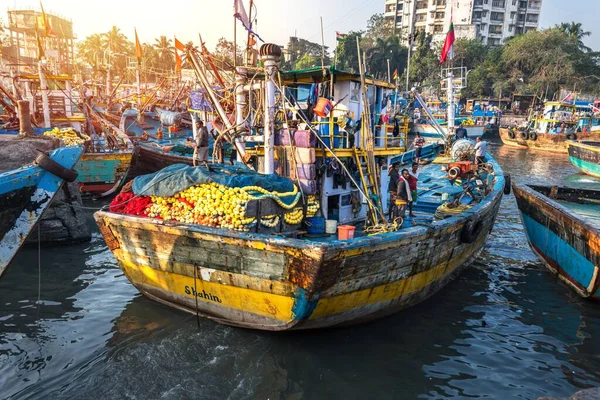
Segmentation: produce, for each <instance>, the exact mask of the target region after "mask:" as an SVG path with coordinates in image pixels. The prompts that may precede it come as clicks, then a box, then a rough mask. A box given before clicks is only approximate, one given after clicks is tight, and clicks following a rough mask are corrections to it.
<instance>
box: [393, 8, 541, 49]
mask: <svg viewBox="0 0 600 400" xmlns="http://www.w3.org/2000/svg"><path fill="white" fill-rule="evenodd" d="M541 8H542V0H385V11H384V16H385V18H386V19H390V20H393V23H394V29H395V31H396V32H397V33H400V34H401V35H402V38H403V43H404V44H408V37H409V34H411V33H412V34H414V33H415V32H418V31H425V32H427V33H430V34H432V35H434V40H443V39H444V37H445V35H446V32H448V28H449V26H450V15H451V14H452V20H453V21H454V31H455V35H456V37H457V38H466V39H473V38H478V39H480V40H481V41H482V42H483V43H484V44H487V45H492V46H497V45H500V44H502V43H503V42H504V40H505V39H506V38H509V37H511V36H514V35H515V34H519V33H524V32H527V31H530V30H534V29H537V27H538V24H539V19H540V11H541Z"/></svg>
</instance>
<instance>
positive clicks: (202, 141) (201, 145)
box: [194, 120, 208, 162]
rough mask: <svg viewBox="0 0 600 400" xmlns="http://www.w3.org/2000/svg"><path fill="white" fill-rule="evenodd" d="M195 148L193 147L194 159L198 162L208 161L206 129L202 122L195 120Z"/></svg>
mask: <svg viewBox="0 0 600 400" xmlns="http://www.w3.org/2000/svg"><path fill="white" fill-rule="evenodd" d="M196 132H197V136H196V148H195V149H194V159H195V160H196V161H200V162H207V161H208V129H206V127H205V126H204V122H202V121H200V120H198V121H196Z"/></svg>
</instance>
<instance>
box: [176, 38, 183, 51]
mask: <svg viewBox="0 0 600 400" xmlns="http://www.w3.org/2000/svg"><path fill="white" fill-rule="evenodd" d="M175 48H176V49H177V50H179V51H185V46H184V45H183V43H181V42H180V41H179V40H177V38H175Z"/></svg>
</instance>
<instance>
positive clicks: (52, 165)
mask: <svg viewBox="0 0 600 400" xmlns="http://www.w3.org/2000/svg"><path fill="white" fill-rule="evenodd" d="M38 151H39V152H40V154H38V156H37V157H36V159H35V161H34V164H35V165H37V166H38V167H40V168H42V169H44V170H46V171H48V172H50V173H51V174H52V175H56V176H58V177H59V178H60V179H62V180H64V181H65V182H74V181H75V179H77V176H78V175H79V174H78V173H77V171H75V170H73V169H69V168H65V167H63V166H62V165H60V164H59V163H57V162H56V161H54V160H53V159H51V158H50V155H49V154H48V153H46V152H44V151H41V150H38Z"/></svg>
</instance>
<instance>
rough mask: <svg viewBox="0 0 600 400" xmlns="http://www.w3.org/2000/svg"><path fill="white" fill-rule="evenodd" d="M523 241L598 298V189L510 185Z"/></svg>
mask: <svg viewBox="0 0 600 400" xmlns="http://www.w3.org/2000/svg"><path fill="white" fill-rule="evenodd" d="M513 191H514V194H515V197H516V198H517V204H518V206H519V210H520V211H521V219H522V221H523V225H524V226H525V232H526V233H527V240H528V241H529V245H530V246H531V249H532V250H533V252H534V253H535V254H536V255H537V256H538V257H539V258H540V259H541V260H542V261H543V262H544V264H545V265H546V267H547V268H548V269H549V270H550V271H551V272H552V273H554V274H556V275H557V276H558V277H559V278H560V279H561V280H562V281H563V282H565V283H566V284H567V285H569V286H570V287H571V288H572V289H573V290H575V292H577V294H578V295H580V296H581V297H584V298H591V299H594V300H600V271H599V269H600V191H595V190H584V189H573V188H567V187H560V188H559V187H556V186H534V185H517V184H513Z"/></svg>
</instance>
